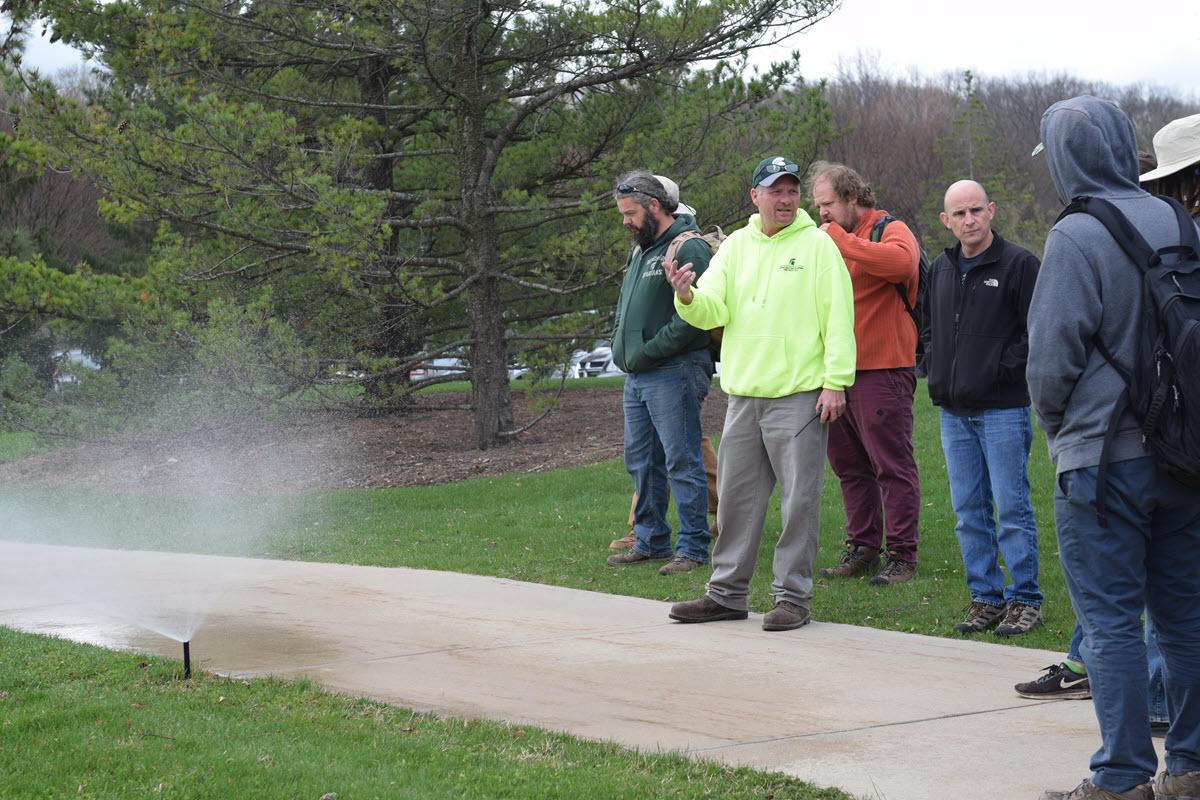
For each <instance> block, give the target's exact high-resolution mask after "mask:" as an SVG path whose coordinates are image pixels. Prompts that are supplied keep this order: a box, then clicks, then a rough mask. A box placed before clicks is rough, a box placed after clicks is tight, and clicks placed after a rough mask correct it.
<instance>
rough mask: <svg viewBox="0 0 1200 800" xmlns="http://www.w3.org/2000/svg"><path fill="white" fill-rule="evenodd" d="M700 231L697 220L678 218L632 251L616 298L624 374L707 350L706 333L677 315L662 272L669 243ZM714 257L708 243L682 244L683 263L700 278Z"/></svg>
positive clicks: (617, 359) (617, 357)
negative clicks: (619, 292) (679, 355)
mask: <svg viewBox="0 0 1200 800" xmlns="http://www.w3.org/2000/svg"><path fill="white" fill-rule="evenodd" d="M696 230H699V228H698V227H696V218H695V217H693V216H692V215H691V214H680V215H679V216H677V217H676V218H675V222H674V224H672V225H671V227H670V228H668V229H667V231H666V233H664V234H663V235H662V236H660V237H658V239H657V240H656V241H655V242H654V244H652V245H650V247H649V248H648V249H646V250H644V251H643V250H642V249H641V248H640V247H634V248H633V250H632V251H631V252H630V254H629V261H628V262H627V263H626V265H625V268H626V271H625V280H624V281H622V282H621V296H620V298H619V299H618V300H617V325H616V329H615V330H614V331H613V343H612V355H613V363H615V364H616V365H617V366H618V367H620V368H621V369H623V370H624V371H625V372H645V371H647V370H651V369H654V368H655V367H656V366H658V365H659V364H660V363H662V362H663V361H664V360H666V359H668V358H670V357H671V356H675V355H678V354H680V353H686V352H689V351H692V350H703V349H704V348H706V347H708V345H709V339H708V331H706V330H697V329H696V328H693V327H692V326H691V325H688V324H687V323H686V322H684V321H683V320H681V319H680V318H679V315H678V314H676V313H675V306H674V305H673V303H672V302H671V298H672V297H674V296H675V292H674V290H673V289H672V288H671V284H669V283H667V279H666V278H665V277H664V276H663V269H662V261H663V256H664V255H665V254H666V252H667V246H668V245H670V244H671V240H672V239H674V238H675V237H676V236H677V235H678V234H680V233H683V232H684V231H696ZM710 258H712V252H711V251H710V250H709V249H708V245H707V244H705V243H704V242H702V241H700V240H699V239H691V240H689V241H687V242H684V243H683V246H682V247H680V248H679V258H678V260H679V263H680V264H686V263H688V262H689V261H690V262H692V267H693V269H695V271H696V274H697V275H699V274H701V273H703V272H704V270H705V269H706V268H707V267H708V261H709V259H710Z"/></svg>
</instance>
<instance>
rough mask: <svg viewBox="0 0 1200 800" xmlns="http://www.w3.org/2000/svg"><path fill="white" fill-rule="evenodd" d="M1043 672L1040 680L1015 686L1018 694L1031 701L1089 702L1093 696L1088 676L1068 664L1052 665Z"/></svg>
mask: <svg viewBox="0 0 1200 800" xmlns="http://www.w3.org/2000/svg"><path fill="white" fill-rule="evenodd" d="M1042 672H1043V673H1045V674H1044V675H1042V676H1041V677H1040V678H1037V679H1036V680H1032V681H1029V682H1028V683H1018V684H1017V685H1016V686H1014V687H1013V688H1014V689H1016V691H1017V694H1019V695H1021V697H1028V698H1029V699H1030V700H1087V699H1088V698H1090V697H1091V696H1092V684H1091V683H1090V682H1089V681H1088V676H1087V675H1080V674H1079V673H1078V672H1076V671H1075V670H1073V669H1071V668H1070V667H1068V666H1067V665H1066V664H1051V665H1050V666H1048V667H1046V668H1045V669H1044V670H1042Z"/></svg>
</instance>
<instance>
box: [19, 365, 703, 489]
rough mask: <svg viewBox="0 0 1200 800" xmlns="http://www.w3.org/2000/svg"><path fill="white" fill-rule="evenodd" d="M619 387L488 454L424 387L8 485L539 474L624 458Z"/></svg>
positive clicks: (64, 466) (88, 447)
mask: <svg viewBox="0 0 1200 800" xmlns="http://www.w3.org/2000/svg"><path fill="white" fill-rule="evenodd" d="M621 391H622V390H621V389H620V388H619V387H589V388H577V389H567V390H565V391H564V392H563V394H562V397H561V400H560V404H559V406H558V407H557V408H555V409H554V410H553V411H551V412H550V414H549V415H547V416H546V417H545V418H544V419H542V420H541V421H540V422H538V423H537V424H536V425H535V426H534V427H532V428H531V429H530V430H528V431H525V432H524V433H521V434H519V435H517V436H516V437H515V438H514V440H513V441H511V442H509V443H507V444H504V445H502V446H498V447H494V448H491V449H488V450H478V449H476V448H475V443H474V438H473V431H472V424H471V415H470V412H469V411H467V410H466V409H465V408H464V406H465V405H466V403H467V402H468V399H469V398H468V397H467V396H466V395H464V394H455V393H447V394H426V395H423V396H422V399H421V406H420V408H418V409H416V410H414V411H412V412H409V413H404V414H395V415H390V416H383V417H358V416H350V415H346V414H332V413H310V414H302V415H295V416H292V417H289V418H288V419H286V420H282V421H272V422H266V423H255V424H245V423H242V424H236V425H234V424H231V425H228V426H225V427H208V428H206V429H204V430H196V431H187V432H181V433H179V434H177V435H175V436H172V437H171V438H169V439H164V440H159V441H152V442H147V441H139V440H136V439H132V438H127V437H114V438H111V439H106V440H103V441H98V442H91V443H87V444H82V445H79V446H74V447H68V448H65V449H61V450H56V451H54V452H52V453H45V454H42V455H37V456H32V457H29V458H25V459H22V460H20V461H14V462H10V463H7V464H0V482H3V483H5V484H8V485H40V486H89V487H93V488H97V489H106V490H113V491H135V492H146V493H150V494H175V493H185V492H194V491H196V490H197V489H200V490H202V491H206V492H209V493H213V494H223V495H224V494H228V495H247V494H249V495H256V494H268V493H279V492H298V491H306V490H315V489H350V488H384V487H392V486H420V485H427V484H436V483H446V482H450V481H457V480H463V479H465V478H473V477H478V476H481V475H496V474H499V473H505V472H541V471H544V470H551V469H558V468H560V467H570V466H576V465H580V464H591V463H595V462H597V461H604V460H606V459H610V458H617V457H619V456H620V455H621V451H622V426H623V420H622V411H621ZM513 402H514V414H515V416H516V418H517V423H518V425H520V424H522V421H523V420H528V419H530V418H532V416H533V415H532V413H527V409H526V402H525V398H524V396H523V395H520V394H515V395H514V398H513ZM725 406H726V396H725V394H724V393H722V392H721V391H720V390H719V389H715V388H714V389H713V391H712V392H711V393H710V394H709V397H708V399H707V400H706V401H705V403H704V410H703V425H704V430H705V433H709V434H712V433H719V432H720V430H721V424H722V422H723V420H724V417H725Z"/></svg>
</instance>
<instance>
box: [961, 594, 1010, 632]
mask: <svg viewBox="0 0 1200 800" xmlns="http://www.w3.org/2000/svg"><path fill="white" fill-rule="evenodd" d="M1003 617H1004V606H989V605H988V604H987V603H981V602H979V601H978V600H972V601H971V605H969V606H967V616H966V618H965V619H963V621H962V622H960V623H958V624H957V625H955V626H954V630H956V631H958V632H959V633H983V632H984V631H986V630H987V629H988V628H994V627H995V626H996V625H998V624H999V623H1000V620H1001V619H1002V618H1003Z"/></svg>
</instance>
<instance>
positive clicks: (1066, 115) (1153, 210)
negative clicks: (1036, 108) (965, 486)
mask: <svg viewBox="0 0 1200 800" xmlns="http://www.w3.org/2000/svg"><path fill="white" fill-rule="evenodd" d="M1042 143H1043V144H1044V145H1045V147H1046V165H1047V166H1048V167H1049V168H1050V177H1051V178H1052V179H1053V181H1054V187H1055V189H1056V190H1057V191H1058V196H1059V199H1060V200H1062V201H1063V202H1064V203H1066V202H1069V201H1070V200H1071V199H1072V198H1075V197H1079V196H1081V195H1090V196H1093V197H1103V198H1105V199H1106V200H1108V201H1109V202H1111V203H1113V204H1114V205H1116V206H1117V208H1118V209H1120V210H1121V212H1122V213H1123V214H1124V215H1125V216H1126V217H1128V218H1129V220H1130V222H1132V223H1133V225H1134V227H1136V228H1137V229H1138V231H1139V232H1140V233H1141V234H1142V236H1143V237H1144V238H1145V239H1146V241H1147V242H1149V244H1150V245H1151V246H1152V247H1155V248H1159V247H1165V246H1167V245H1172V244H1177V243H1178V240H1179V226H1178V223H1177V222H1176V220H1175V215H1174V213H1173V212H1172V211H1171V208H1170V207H1169V206H1168V205H1167V204H1166V203H1163V202H1162V201H1161V200H1157V199H1155V198H1154V197H1153V196H1152V195H1150V194H1148V193H1146V192H1144V191H1142V189H1141V187H1140V186H1139V185H1138V160H1137V142H1136V139H1135V137H1134V133H1133V126H1132V125H1131V124H1130V122H1129V119H1128V117H1126V116H1125V114H1124V113H1123V112H1122V111H1121V109H1119V108H1118V107H1117V106H1116V105H1115V104H1114V103H1111V102H1109V101H1107V100H1100V99H1099V98H1096V97H1090V96H1086V95H1085V96H1082V97H1074V98H1072V99H1070V100H1064V101H1062V102H1059V103H1055V104H1054V105H1052V106H1050V108H1049V109H1047V110H1046V113H1045V114H1043V115H1042ZM1141 291H1142V290H1141V271H1140V270H1139V269H1138V268H1137V266H1136V265H1135V264H1134V263H1133V262H1132V261H1131V260H1130V259H1129V258H1128V257H1126V255H1125V254H1124V252H1123V251H1122V250H1121V248H1120V246H1119V245H1118V244H1117V243H1116V242H1115V241H1114V240H1113V238H1112V237H1111V236H1109V234H1108V231H1107V230H1106V229H1105V227H1104V226H1103V225H1102V224H1101V223H1100V221H1099V220H1097V219H1094V218H1093V217H1091V216H1089V215H1087V214H1072V215H1070V216H1068V217H1066V218H1065V219H1063V220H1062V221H1060V222H1058V223H1057V224H1056V225H1055V226H1054V228H1053V229H1052V230H1051V231H1050V236H1049V237H1048V238H1047V239H1046V252H1045V257H1044V258H1043V259H1042V269H1041V272H1040V273H1039V274H1038V279H1037V285H1036V287H1035V288H1034V291H1033V300H1032V303H1031V305H1030V308H1029V364H1028V367H1027V368H1026V379H1027V380H1028V382H1029V394H1030V398H1031V400H1032V401H1033V407H1034V410H1035V411H1036V412H1037V417H1038V423H1039V424H1040V425H1041V426H1042V428H1044V429H1045V431H1046V435H1047V438H1048V440H1049V443H1050V457H1051V458H1052V459H1053V460H1054V463H1055V466H1056V468H1057V471H1058V472H1060V473H1061V472H1066V471H1068V470H1073V469H1079V468H1082V467H1094V466H1096V465H1098V464H1099V463H1100V450H1101V448H1102V446H1103V444H1104V434H1105V433H1106V432H1107V430H1108V426H1109V420H1110V418H1111V416H1112V412H1113V408H1114V407H1115V405H1116V403H1117V400H1118V398H1119V397H1120V394H1121V391H1122V390H1123V389H1124V388H1125V383H1124V381H1123V380H1122V379H1121V376H1120V375H1119V374H1117V372H1116V370H1114V369H1113V368H1112V367H1111V366H1109V364H1108V362H1107V361H1105V360H1104V356H1103V355H1101V354H1100V351H1099V350H1098V349H1097V348H1096V346H1095V344H1094V342H1095V339H1100V340H1101V341H1102V342H1104V344H1105V345H1106V346H1107V348H1108V350H1109V352H1111V353H1112V354H1113V355H1114V356H1115V357H1116V358H1117V360H1118V361H1119V362H1121V363H1122V364H1123V365H1125V367H1126V369H1128V368H1129V366H1130V365H1131V364H1132V362H1133V354H1134V351H1135V335H1136V331H1137V330H1138V325H1137V320H1138V318H1139V315H1140V313H1141V298H1142V295H1141ZM1147 454H1148V451H1147V450H1146V447H1145V445H1144V444H1143V442H1142V436H1141V432H1140V431H1139V430H1138V424H1137V420H1136V419H1135V418H1134V416H1133V414H1132V413H1131V412H1130V411H1128V410H1126V411H1125V413H1124V414H1123V415H1122V417H1121V419H1120V421H1119V423H1118V426H1117V437H1116V439H1115V440H1114V442H1113V449H1112V456H1111V460H1112V461H1123V460H1127V459H1131V458H1139V457H1142V456H1145V455H1147Z"/></svg>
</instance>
